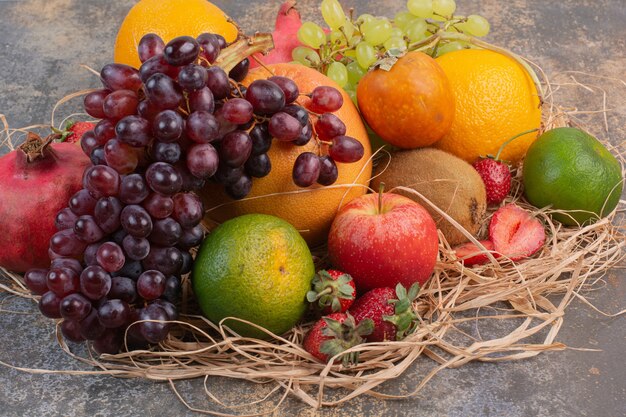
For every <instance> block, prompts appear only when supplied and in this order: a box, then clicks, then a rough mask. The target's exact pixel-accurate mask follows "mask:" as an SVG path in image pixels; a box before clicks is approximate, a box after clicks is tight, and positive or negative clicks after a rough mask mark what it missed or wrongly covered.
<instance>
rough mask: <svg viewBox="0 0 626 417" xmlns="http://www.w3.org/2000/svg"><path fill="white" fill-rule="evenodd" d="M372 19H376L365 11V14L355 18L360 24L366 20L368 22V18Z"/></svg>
mask: <svg viewBox="0 0 626 417" xmlns="http://www.w3.org/2000/svg"><path fill="white" fill-rule="evenodd" d="M374 19H376V18H375V17H374V16H372V15H371V14H367V13H365V14H362V15H360V16H359V17H358V18H357V19H356V21H357V22H358V23H359V24H361V25H362V24H363V23H367V22H369V21H370V20H374Z"/></svg>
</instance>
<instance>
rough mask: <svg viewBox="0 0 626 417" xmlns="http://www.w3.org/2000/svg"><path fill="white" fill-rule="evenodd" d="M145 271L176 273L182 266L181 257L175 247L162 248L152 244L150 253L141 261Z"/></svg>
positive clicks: (165, 273) (166, 273)
mask: <svg viewBox="0 0 626 417" xmlns="http://www.w3.org/2000/svg"><path fill="white" fill-rule="evenodd" d="M142 264H143V267H144V269H145V270H146V271H148V270H151V269H152V270H157V271H161V272H162V273H163V274H164V275H168V276H169V275H178V274H179V273H180V270H181V268H182V266H183V257H182V255H181V254H180V250H178V249H176V248H164V247H161V246H155V245H152V247H151V248H150V253H149V254H148V256H147V257H146V259H144V260H143V261H142Z"/></svg>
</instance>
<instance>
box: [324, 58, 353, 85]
mask: <svg viewBox="0 0 626 417" xmlns="http://www.w3.org/2000/svg"><path fill="white" fill-rule="evenodd" d="M326 75H327V76H328V78H330V79H331V80H333V81H334V82H336V83H337V84H339V87H342V88H343V87H345V85H346V84H348V70H347V69H346V66H345V65H343V64H342V63H341V62H333V63H332V64H330V65H329V66H328V69H327V70H326Z"/></svg>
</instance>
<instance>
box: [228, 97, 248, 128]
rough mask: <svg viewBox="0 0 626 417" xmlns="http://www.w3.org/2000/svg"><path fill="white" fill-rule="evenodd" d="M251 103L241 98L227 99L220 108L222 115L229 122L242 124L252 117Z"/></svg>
mask: <svg viewBox="0 0 626 417" xmlns="http://www.w3.org/2000/svg"><path fill="white" fill-rule="evenodd" d="M252 114H253V113H252V104H250V103H249V102H248V101H247V100H245V99H243V98H233V99H230V100H228V101H227V102H226V103H224V105H223V106H222V109H221V115H222V117H223V118H224V119H225V120H227V121H228V122H230V123H233V124H237V125H242V124H245V123H248V122H249V121H250V120H251V119H252Z"/></svg>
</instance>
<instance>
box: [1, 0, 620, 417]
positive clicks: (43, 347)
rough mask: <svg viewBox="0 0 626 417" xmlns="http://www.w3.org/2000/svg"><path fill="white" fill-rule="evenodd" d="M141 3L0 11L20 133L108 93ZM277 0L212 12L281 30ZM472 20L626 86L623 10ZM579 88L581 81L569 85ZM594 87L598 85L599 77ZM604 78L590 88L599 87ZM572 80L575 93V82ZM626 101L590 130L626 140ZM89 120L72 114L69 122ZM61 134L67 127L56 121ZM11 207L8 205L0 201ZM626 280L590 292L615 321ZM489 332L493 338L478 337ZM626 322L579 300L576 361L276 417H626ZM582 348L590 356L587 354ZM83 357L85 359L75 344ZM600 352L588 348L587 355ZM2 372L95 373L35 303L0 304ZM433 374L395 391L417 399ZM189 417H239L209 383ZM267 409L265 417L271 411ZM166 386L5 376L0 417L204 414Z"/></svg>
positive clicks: (518, 47) (377, 6) (237, 396)
mask: <svg viewBox="0 0 626 417" xmlns="http://www.w3.org/2000/svg"><path fill="white" fill-rule="evenodd" d="M133 3H134V2H133V1H131V0H117V1H104V0H45V1H44V0H21V1H6V0H0V114H4V115H5V116H6V117H7V120H8V122H9V123H10V125H11V126H27V125H31V124H36V123H45V122H46V121H47V122H48V123H49V120H50V113H51V110H52V107H53V105H54V103H55V102H56V101H57V100H58V99H59V98H60V97H63V96H65V95H66V94H69V93H71V92H73V91H76V90H78V89H82V88H90V87H94V86H97V85H98V80H97V78H96V77H94V76H93V75H92V74H90V73H89V72H88V71H86V70H85V69H83V68H81V66H80V65H81V64H85V65H89V66H91V67H93V68H99V67H101V66H102V65H104V64H105V63H107V62H110V61H111V60H112V46H113V42H114V39H115V34H116V31H117V27H118V24H119V22H121V20H122V18H123V16H124V15H125V14H126V12H127V11H128V9H129V8H130V7H131V5H132V4H133ZM279 3H280V2H279V1H269V0H262V1H227V0H225V1H215V4H217V5H218V6H219V7H221V8H222V9H223V10H224V11H226V12H227V13H228V14H229V15H230V16H232V17H233V18H234V19H235V20H236V21H238V22H239V24H240V25H241V26H242V27H244V28H248V30H249V31H250V32H252V31H254V30H261V31H263V30H271V28H272V26H273V20H274V15H275V12H276V10H277V8H278V5H279ZM298 3H299V8H300V9H301V11H302V14H303V16H304V18H305V19H313V20H319V13H318V12H317V11H316V7H317V4H318V1H317V0H301V1H299V2H298ZM343 3H344V5H345V6H347V7H355V8H356V9H357V11H358V13H365V12H369V13H372V14H390V13H392V12H393V13H395V11H398V10H400V9H401V8H402V7H403V5H404V1H400V0H389V1H384V2H383V1H380V2H373V1H366V0H352V1H344V2H343ZM458 3H459V9H460V11H461V12H463V11H469V12H475V13H476V12H477V13H480V14H482V15H484V16H486V17H487V18H488V19H489V20H490V22H491V24H492V30H493V33H492V35H490V36H489V40H491V41H493V42H495V43H498V44H500V45H504V46H507V47H508V48H510V49H512V50H513V51H515V52H518V53H522V54H524V55H525V56H527V57H528V58H530V59H532V60H534V61H535V62H537V63H538V64H540V65H541V66H542V67H543V68H544V70H545V71H546V73H548V74H549V75H554V74H556V73H559V72H563V71H566V70H571V71H581V72H586V73H592V74H595V75H602V76H606V77H618V78H622V79H624V78H626V77H625V76H626V72H625V68H626V44H625V42H626V23H624V22H626V3H625V2H624V0H566V1H558V2H557V1H542V0H511V1H499V0H459V1H458ZM571 75H572V76H573V77H574V78H573V80H578V79H579V77H582V76H579V75H577V74H576V73H572V74H571ZM588 79H589V78H588ZM598 80H600V79H599V78H595V79H594V78H593V77H592V79H591V81H593V82H595V83H596V84H598ZM573 82H574V81H572V83H573ZM623 91H624V90H623V89H621V90H614V89H610V90H608V91H607V108H608V109H611V112H609V113H607V117H606V124H607V125H608V126H609V128H610V130H609V132H610V133H606V132H605V130H604V127H605V126H604V125H605V121H604V119H603V117H602V115H598V114H595V115H588V116H585V115H581V116H580V117H581V119H582V121H583V122H585V123H586V124H587V125H588V126H589V128H590V130H591V131H592V132H593V133H594V134H596V135H598V136H600V137H603V138H605V139H608V140H610V141H611V142H612V143H613V144H616V145H617V144H619V143H622V142H623V141H624V137H625V133H626V98H625V97H624V95H623ZM561 94H562V99H563V102H566V103H568V105H569V106H572V107H576V108H579V109H581V110H585V109H598V108H600V107H601V106H602V94H600V96H599V97H600V102H598V95H597V94H595V95H592V94H586V93H585V90H584V89H582V88H578V89H576V88H573V89H571V88H570V89H568V91H565V92H562V93H561ZM75 110H78V107H75V108H72V105H71V104H70V105H68V106H67V107H64V108H63V111H60V112H59V114H69V113H71V112H72V111H75ZM56 122H57V123H58V120H57V121H56ZM0 198H1V196H0ZM624 278H626V273H625V271H624V269H614V270H612V271H610V272H609V273H608V274H607V275H606V276H605V277H604V279H605V284H604V285H603V287H602V288H600V289H599V290H597V291H594V292H593V293H590V294H588V298H589V299H590V301H592V302H593V303H594V304H595V305H596V306H597V307H598V308H599V309H601V310H604V311H606V312H613V313H614V312H618V311H620V310H621V309H623V307H624V300H625V298H626V284H625V282H624ZM481 330H482V331H483V332H487V333H489V331H490V329H481ZM625 339H626V320H625V319H624V317H617V318H609V317H605V316H603V315H601V314H599V313H598V312H596V311H594V310H593V309H591V308H589V307H588V306H585V305H584V304H582V303H581V302H578V301H574V302H573V303H572V305H571V306H570V308H568V310H567V311H566V315H565V324H564V325H563V328H562V330H561V333H560V334H559V336H558V338H557V341H559V342H562V343H564V344H566V345H567V346H569V347H571V349H568V350H565V351H562V352H553V353H546V354H542V355H540V356H538V357H536V358H533V359H529V360H525V361H518V362H508V363H498V364H489V363H471V364H468V365H467V366H464V367H462V368H460V369H454V370H445V371H443V372H441V373H440V374H438V375H437V376H436V377H435V378H434V379H433V380H432V381H431V382H430V383H429V384H428V385H427V386H426V387H425V388H424V389H423V390H422V391H420V393H419V394H418V395H416V396H415V397H413V398H411V399H408V400H402V401H379V400H375V399H372V398H368V397H360V398H359V399H357V400H354V401H352V402H350V403H349V404H347V405H344V406H342V407H338V408H332V409H326V410H322V411H320V412H315V411H313V410H311V409H310V408H309V407H308V406H306V405H305V404H303V403H301V402H299V401H298V400H295V399H288V400H287V401H286V402H285V403H284V404H283V405H282V406H281V408H279V409H278V410H277V411H275V412H274V415H290V416H291V415H301V416H309V415H316V414H319V415H329V416H352V415H363V416H383V415H384V416H399V415H421V416H479V415H483V416H504V415H506V416H623V415H626V365H625V364H626V361H624V354H625V353H626V349H625V348H624V346H626V344H625V342H626V340H625ZM578 348H580V350H579V349H578ZM73 349H75V350H76V351H78V352H81V351H82V348H81V347H77V346H74V347H73ZM589 349H591V350H589ZM0 361H3V362H6V363H9V364H11V365H13V366H16V367H27V368H40V369H48V370H85V371H89V370H91V369H90V368H89V367H87V366H84V365H83V364H81V363H79V362H77V361H75V360H73V359H72V358H70V357H69V356H67V355H65V354H64V353H63V352H62V351H61V349H60V348H59V347H58V345H57V343H56V339H55V335H54V326H53V325H52V322H51V321H50V320H48V319H45V318H43V317H42V316H41V315H40V314H39V312H38V311H37V308H36V306H34V305H33V304H32V303H30V302H28V301H26V300H20V299H17V298H15V297H9V296H7V295H6V294H0ZM423 366H425V363H424V362H420V361H418V362H417V363H416V364H415V365H414V366H413V367H412V368H411V369H410V370H409V371H408V372H406V373H405V374H404V375H402V376H401V377H400V378H398V379H397V380H396V381H394V382H393V383H392V384H387V385H386V386H385V387H384V389H385V390H388V391H390V392H398V391H399V392H403V391H410V390H412V389H413V387H414V386H415V385H416V384H417V383H418V382H419V379H417V378H418V376H420V375H422V372H423ZM208 386H209V389H210V390H212V392H214V393H215V394H216V395H217V396H218V397H220V398H222V399H223V400H224V401H225V402H226V403H230V404H237V403H238V402H240V401H241V399H242V398H244V396H245V398H256V397H259V396H261V395H263V394H264V393H265V392H267V391H266V390H265V388H263V387H257V386H255V385H253V384H249V383H244V382H233V381H224V380H209V381H208ZM177 387H178V388H179V391H180V392H181V393H182V395H183V396H184V398H186V399H187V400H188V401H189V402H190V405H191V406H193V407H197V408H202V409H211V410H214V411H219V412H228V410H226V409H224V408H220V407H218V406H216V405H215V404H212V403H210V402H209V401H208V400H207V398H206V396H205V394H204V387H203V384H202V381H201V380H195V381H185V382H180V383H178V384H177ZM272 408H273V405H272V404H271V403H265V404H263V405H260V406H258V407H257V408H256V409H255V411H256V412H261V411H271V410H272ZM194 414H195V413H192V412H191V411H189V410H188V409H187V408H186V407H185V406H184V405H183V404H182V403H181V402H180V401H179V400H178V399H177V398H176V396H175V395H174V393H173V392H172V390H171V389H170V387H169V386H168V385H167V384H164V383H153V382H148V381H143V380H136V379H116V378H112V377H109V376H70V375H64V374H63V373H46V374H31V373H25V372H21V371H19V370H16V369H11V368H8V367H5V366H0V416H42V417H43V416H163V415H172V416H182V415H194Z"/></svg>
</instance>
